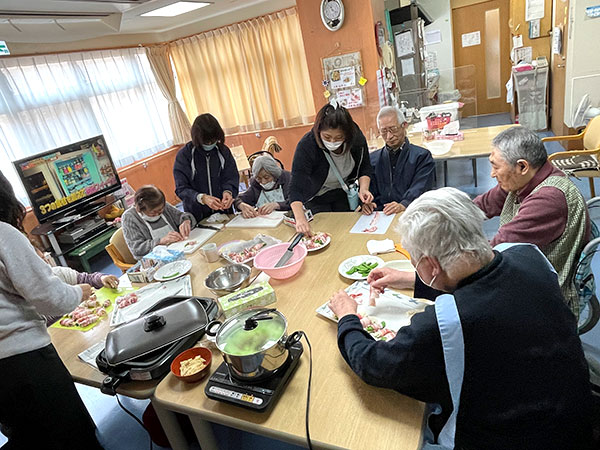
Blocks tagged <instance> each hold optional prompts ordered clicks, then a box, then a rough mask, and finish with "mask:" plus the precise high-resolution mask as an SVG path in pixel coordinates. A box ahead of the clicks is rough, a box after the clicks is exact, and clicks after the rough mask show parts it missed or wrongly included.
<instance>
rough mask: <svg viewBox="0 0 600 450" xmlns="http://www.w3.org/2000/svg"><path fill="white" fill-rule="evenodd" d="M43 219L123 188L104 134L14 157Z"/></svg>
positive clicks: (33, 205)
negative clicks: (30, 154)
mask: <svg viewBox="0 0 600 450" xmlns="http://www.w3.org/2000/svg"><path fill="white" fill-rule="evenodd" d="M13 165H14V166H15V170H16V171H17V173H18V174H19V176H20V177H21V181H22V183H23V186H24V187H25V191H26V192H27V195H28V197H29V200H30V202H31V208H32V209H33V212H34V213H35V216H36V217H37V219H38V220H39V222H40V223H44V222H49V221H58V220H60V218H61V217H64V216H66V215H67V214H68V213H74V214H77V213H80V212H82V211H85V210H86V209H88V208H89V207H90V204H91V203H93V202H94V201H96V200H98V199H99V198H100V197H103V196H105V195H107V194H109V193H111V192H114V191H116V190H118V189H120V188H121V180H119V175H118V173H117V169H116V167H115V164H114V162H113V160H112V158H111V156H110V153H109V151H108V147H107V145H106V141H105V140H104V136H102V135H100V136H95V137H92V138H89V139H85V140H83V141H79V142H75V143H74V144H69V145H65V146H64V147H59V148H56V149H54V150H50V151H47V152H44V153H39V154H37V155H33V156H29V157H27V158H23V159H20V160H18V161H13Z"/></svg>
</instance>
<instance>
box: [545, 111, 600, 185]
mask: <svg viewBox="0 0 600 450" xmlns="http://www.w3.org/2000/svg"><path fill="white" fill-rule="evenodd" d="M579 139H582V140H583V149H581V150H579V149H577V150H567V151H564V152H558V153H553V154H552V155H550V156H548V161H550V162H551V163H552V164H553V165H554V166H556V167H558V168H559V169H561V170H563V171H564V172H566V173H567V174H568V175H573V176H575V177H586V178H588V179H589V183H590V193H591V196H592V197H595V196H596V189H595V186H594V178H595V177H600V116H597V117H594V118H593V119H592V120H591V121H590V123H588V125H587V127H586V128H585V129H584V130H583V131H582V132H581V133H579V134H575V135H573V136H552V137H545V138H543V139H542V142H551V141H575V140H579Z"/></svg>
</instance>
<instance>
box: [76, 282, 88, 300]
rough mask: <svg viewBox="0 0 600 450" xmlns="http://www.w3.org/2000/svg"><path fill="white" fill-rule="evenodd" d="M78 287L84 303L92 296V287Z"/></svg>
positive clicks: (82, 285) (81, 285)
mask: <svg viewBox="0 0 600 450" xmlns="http://www.w3.org/2000/svg"><path fill="white" fill-rule="evenodd" d="M77 286H79V287H80V288H81V293H82V295H81V301H82V302H84V301H86V300H87V299H89V298H90V295H92V287H91V286H90V285H89V284H78V285H77Z"/></svg>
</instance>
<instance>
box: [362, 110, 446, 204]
mask: <svg viewBox="0 0 600 450" xmlns="http://www.w3.org/2000/svg"><path fill="white" fill-rule="evenodd" d="M377 126H378V127H379V132H380V133H381V137H382V138H383V140H384V141H385V146H384V147H383V148H382V149H380V150H376V151H374V152H373V153H371V155H370V156H371V165H372V166H373V175H372V176H371V187H370V190H371V193H372V194H373V196H374V200H373V203H370V204H364V205H363V209H364V210H365V211H364V212H365V213H367V214H370V213H371V212H372V211H373V210H375V209H377V210H383V212H384V213H385V214H387V215H389V214H396V213H400V212H402V211H404V210H405V209H406V207H407V206H408V205H409V204H410V203H411V202H412V201H413V200H414V199H416V198H417V197H419V196H420V195H421V194H422V193H423V192H425V191H428V190H430V189H431V188H432V187H433V177H434V171H435V162H434V161H433V158H432V157H431V153H430V152H429V150H427V149H425V148H423V147H419V146H417V145H414V144H411V143H410V142H409V141H408V138H407V137H406V129H407V127H408V123H407V122H406V119H405V118H404V114H402V112H401V111H400V110H398V109H397V108H393V107H391V106H384V107H383V108H381V110H380V111H379V114H377Z"/></svg>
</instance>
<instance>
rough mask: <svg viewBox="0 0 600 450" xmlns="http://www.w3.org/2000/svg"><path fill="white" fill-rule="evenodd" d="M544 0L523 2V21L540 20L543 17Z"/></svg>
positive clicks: (526, 0)
mask: <svg viewBox="0 0 600 450" xmlns="http://www.w3.org/2000/svg"><path fill="white" fill-rule="evenodd" d="M544 1H545V0H525V21H526V22H529V21H530V20H535V19H541V18H543V17H544Z"/></svg>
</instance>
